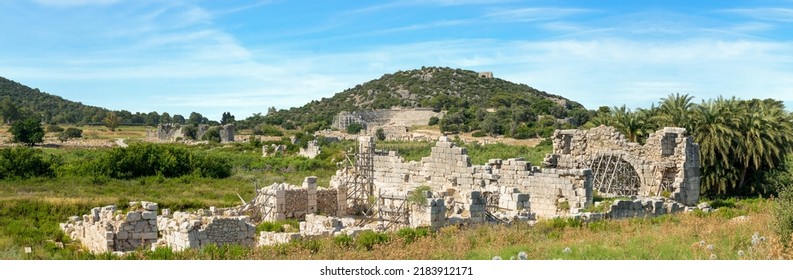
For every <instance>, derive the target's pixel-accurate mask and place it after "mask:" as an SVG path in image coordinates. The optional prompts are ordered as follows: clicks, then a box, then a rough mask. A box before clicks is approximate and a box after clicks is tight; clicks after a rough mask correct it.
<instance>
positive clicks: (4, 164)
mask: <svg viewBox="0 0 793 280" xmlns="http://www.w3.org/2000/svg"><path fill="white" fill-rule="evenodd" d="M53 175H55V173H54V172H53V170H52V163H51V162H49V161H46V160H44V158H43V157H42V152H41V151H40V150H34V149H31V148H26V147H19V148H12V149H2V150H0V179H5V178H18V179H24V178H31V177H52V176H53Z"/></svg>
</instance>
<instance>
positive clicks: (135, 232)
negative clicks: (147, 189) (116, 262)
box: [60, 201, 158, 254]
mask: <svg viewBox="0 0 793 280" xmlns="http://www.w3.org/2000/svg"><path fill="white" fill-rule="evenodd" d="M130 204H131V208H133V209H135V208H138V209H137V210H133V211H130V212H128V213H126V214H125V215H122V214H121V213H120V212H117V211H116V206H115V205H109V206H105V207H101V208H99V207H97V208H93V209H91V213H90V214H88V215H83V216H82V218H80V217H77V216H73V217H71V218H69V222H67V223H62V224H60V227H61V229H62V230H63V231H64V232H65V233H66V234H68V235H69V237H71V238H72V239H75V240H80V242H81V243H82V244H83V245H84V246H86V247H87V248H88V249H89V250H90V251H91V252H93V253H97V254H99V253H106V252H115V251H121V252H126V251H134V250H137V249H138V248H141V247H146V246H148V245H150V244H154V243H155V242H156V241H157V237H158V234H157V232H158V227H157V204H156V203H152V202H147V201H142V202H140V203H138V202H132V203H130Z"/></svg>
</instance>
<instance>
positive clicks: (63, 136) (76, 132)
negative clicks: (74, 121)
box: [58, 127, 83, 142]
mask: <svg viewBox="0 0 793 280" xmlns="http://www.w3.org/2000/svg"><path fill="white" fill-rule="evenodd" d="M80 137H83V130H82V129H79V128H74V127H70V128H67V129H66V130H64V131H63V132H61V133H60V134H59V135H58V140H61V142H63V141H66V140H69V139H70V138H80Z"/></svg>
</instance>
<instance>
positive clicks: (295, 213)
mask: <svg viewBox="0 0 793 280" xmlns="http://www.w3.org/2000/svg"><path fill="white" fill-rule="evenodd" d="M340 196H341V198H340ZM345 200H346V192H345V191H339V190H337V189H318V188H317V177H313V176H312V177H306V178H305V180H304V181H303V186H292V185H288V184H273V185H271V186H269V187H264V188H261V189H260V190H258V191H257V195H256V197H255V198H254V199H253V200H252V201H251V205H250V207H251V208H252V211H253V213H252V215H253V216H254V217H256V218H257V219H256V220H257V222H258V221H275V220H285V219H303V217H305V216H306V215H307V214H316V213H323V214H329V215H343V208H344V207H341V208H340V207H339V202H344V201H345ZM340 211H341V212H340Z"/></svg>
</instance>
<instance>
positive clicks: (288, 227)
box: [256, 219, 300, 233]
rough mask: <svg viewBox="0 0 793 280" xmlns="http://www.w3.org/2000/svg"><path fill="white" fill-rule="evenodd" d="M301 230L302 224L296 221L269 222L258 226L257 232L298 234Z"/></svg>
mask: <svg viewBox="0 0 793 280" xmlns="http://www.w3.org/2000/svg"><path fill="white" fill-rule="evenodd" d="M298 230H300V222H299V221H298V220H294V219H287V220H282V221H268V222H263V223H261V224H258V225H256V232H257V233H258V232H262V231H267V232H297V231H298Z"/></svg>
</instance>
